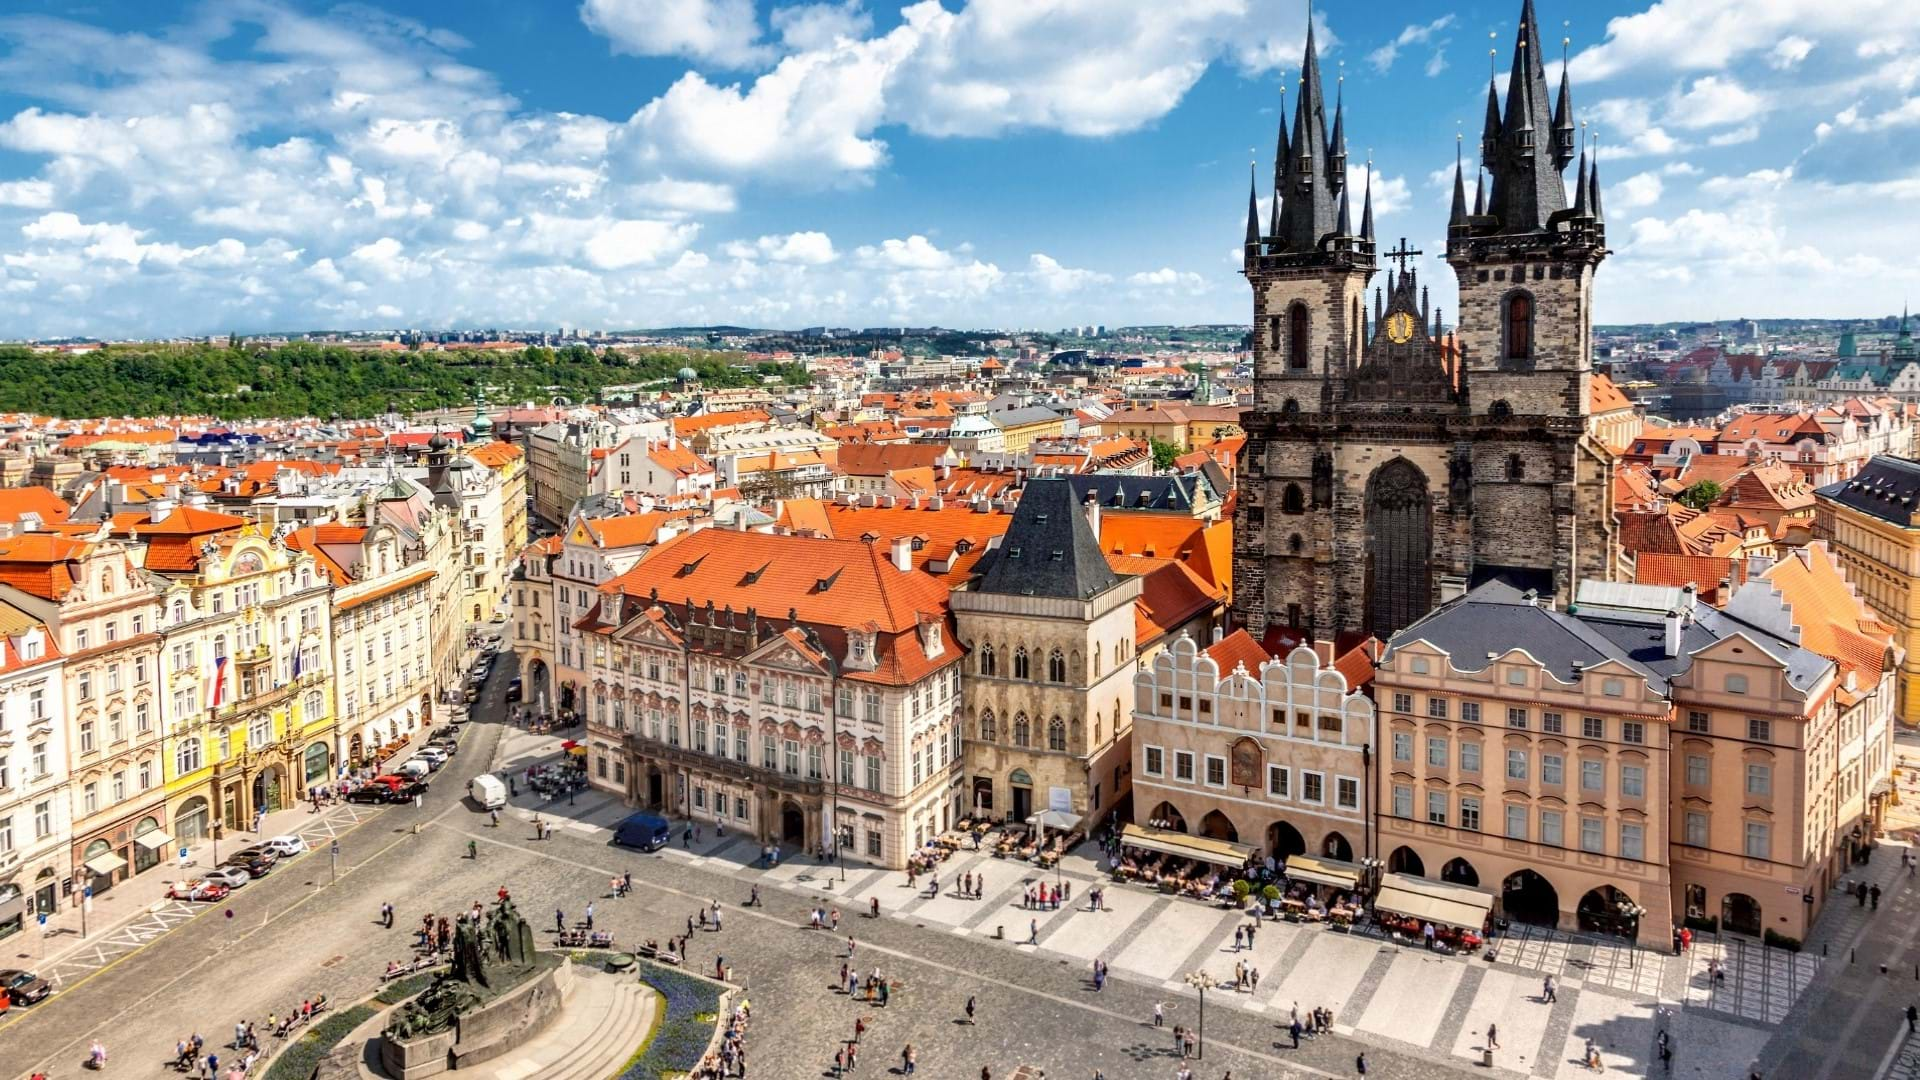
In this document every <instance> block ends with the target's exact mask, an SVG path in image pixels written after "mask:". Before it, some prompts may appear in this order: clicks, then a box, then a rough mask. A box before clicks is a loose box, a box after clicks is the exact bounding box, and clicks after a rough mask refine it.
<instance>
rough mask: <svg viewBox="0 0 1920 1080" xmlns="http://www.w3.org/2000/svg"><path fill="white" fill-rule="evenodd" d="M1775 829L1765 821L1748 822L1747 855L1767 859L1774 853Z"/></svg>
mask: <svg viewBox="0 0 1920 1080" xmlns="http://www.w3.org/2000/svg"><path fill="white" fill-rule="evenodd" d="M1772 834H1773V830H1772V828H1771V827H1770V826H1768V825H1767V823H1766V822H1764V821H1749V822H1747V846H1746V852H1747V857H1748V858H1750V859H1765V858H1768V857H1770V856H1771V855H1772V854H1773V835H1772Z"/></svg>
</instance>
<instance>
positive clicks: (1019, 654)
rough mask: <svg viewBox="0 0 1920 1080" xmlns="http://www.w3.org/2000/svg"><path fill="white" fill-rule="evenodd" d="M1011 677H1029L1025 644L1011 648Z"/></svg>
mask: <svg viewBox="0 0 1920 1080" xmlns="http://www.w3.org/2000/svg"><path fill="white" fill-rule="evenodd" d="M1013 677H1014V678H1016V679H1026V678H1030V677H1031V675H1030V673H1029V672H1028V670H1027V647H1026V646H1025V645H1022V646H1020V647H1019V648H1017V649H1015V650H1013Z"/></svg>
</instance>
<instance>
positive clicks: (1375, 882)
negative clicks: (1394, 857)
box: [1360, 855, 1387, 897]
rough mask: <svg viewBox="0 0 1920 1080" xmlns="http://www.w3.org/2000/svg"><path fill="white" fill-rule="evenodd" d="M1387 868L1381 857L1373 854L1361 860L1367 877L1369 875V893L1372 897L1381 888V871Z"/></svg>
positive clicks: (1361, 865)
mask: <svg viewBox="0 0 1920 1080" xmlns="http://www.w3.org/2000/svg"><path fill="white" fill-rule="evenodd" d="M1386 868H1387V864H1386V863H1384V862H1382V861H1381V860H1379V859H1376V858H1374V857H1373V856H1371V855H1369V856H1367V857H1366V858H1364V859H1361V860H1360V869H1361V870H1362V871H1364V872H1365V873H1366V877H1367V895H1368V896H1369V897H1371V896H1372V895H1373V894H1374V893H1375V892H1376V891H1378V889H1379V888H1380V874H1381V871H1383V870H1385V869H1386Z"/></svg>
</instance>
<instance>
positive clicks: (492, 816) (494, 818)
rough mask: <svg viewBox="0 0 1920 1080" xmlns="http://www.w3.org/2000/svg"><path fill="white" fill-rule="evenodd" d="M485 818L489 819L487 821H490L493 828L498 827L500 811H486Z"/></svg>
mask: <svg viewBox="0 0 1920 1080" xmlns="http://www.w3.org/2000/svg"><path fill="white" fill-rule="evenodd" d="M487 818H488V819H489V821H491V823H492V827H493V828H496V829H497V828H499V827H500V811H498V810H489V811H487Z"/></svg>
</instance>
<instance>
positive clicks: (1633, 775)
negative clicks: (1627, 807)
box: [1620, 765, 1647, 799]
mask: <svg viewBox="0 0 1920 1080" xmlns="http://www.w3.org/2000/svg"><path fill="white" fill-rule="evenodd" d="M1620 795H1621V797H1623V798H1628V799H1644V798H1646V795H1647V770H1646V769H1645V768H1643V767H1641V766H1639V765H1622V766H1620Z"/></svg>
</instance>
